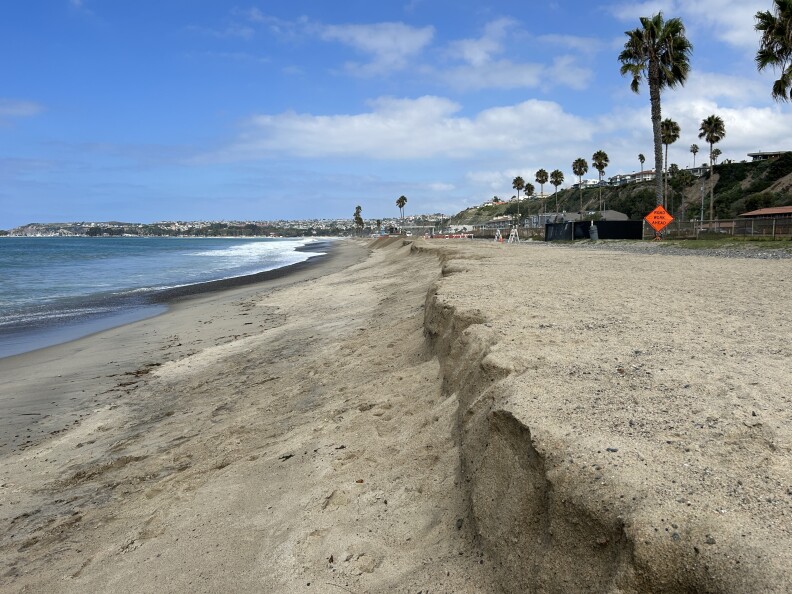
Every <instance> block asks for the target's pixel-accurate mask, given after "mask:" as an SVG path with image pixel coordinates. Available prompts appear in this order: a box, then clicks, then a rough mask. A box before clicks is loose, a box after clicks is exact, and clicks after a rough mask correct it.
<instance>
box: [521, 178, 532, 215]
mask: <svg viewBox="0 0 792 594" xmlns="http://www.w3.org/2000/svg"><path fill="white" fill-rule="evenodd" d="M535 191H536V187H534V185H533V184H532V183H531V182H525V188H523V196H524V197H525V199H526V200H528V198H529V197H530V196H533V194H534V192H535ZM518 216H519V215H518ZM526 216H527V215H526Z"/></svg>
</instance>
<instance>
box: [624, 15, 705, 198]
mask: <svg viewBox="0 0 792 594" xmlns="http://www.w3.org/2000/svg"><path fill="white" fill-rule="evenodd" d="M626 35H627V41H626V42H625V44H624V50H622V52H621V53H620V54H619V61H620V62H621V64H622V65H621V73H622V76H623V75H625V74H629V75H630V76H632V83H631V84H630V88H631V89H632V90H633V91H634V92H635V93H637V92H638V89H639V86H640V83H641V79H643V78H644V77H645V78H646V80H647V82H648V83H649V101H650V104H651V107H652V135H653V137H654V153H655V194H656V198H657V203H658V204H660V203H661V200H662V198H663V180H662V178H661V177H660V176H659V175H657V174H658V173H659V172H660V171H661V170H662V169H663V150H662V143H661V138H660V118H661V114H660V92H661V91H662V90H663V89H665V88H674V87H676V86H678V85H684V84H685V80H687V75H688V72H690V53H691V51H692V49H693V46H692V44H691V43H690V41H688V39H687V37H685V25H684V24H682V20H681V19H677V18H675V19H669V20H668V21H664V20H663V13H662V12H660V13H658V14H656V15H654V16H653V17H651V18H649V17H641V27H640V28H638V29H635V30H633V31H627V32H626Z"/></svg>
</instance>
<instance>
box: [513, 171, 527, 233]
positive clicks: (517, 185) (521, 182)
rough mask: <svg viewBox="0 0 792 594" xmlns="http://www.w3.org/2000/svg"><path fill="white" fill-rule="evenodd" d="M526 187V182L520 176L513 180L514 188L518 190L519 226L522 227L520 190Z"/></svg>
mask: <svg viewBox="0 0 792 594" xmlns="http://www.w3.org/2000/svg"><path fill="white" fill-rule="evenodd" d="M524 187H525V180H524V179H523V178H521V177H520V176H519V175H518V176H517V177H515V178H514V180H512V188H514V189H515V190H517V226H519V225H520V190H522V189H523V188H524Z"/></svg>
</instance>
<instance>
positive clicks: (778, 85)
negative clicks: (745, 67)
mask: <svg viewBox="0 0 792 594" xmlns="http://www.w3.org/2000/svg"><path fill="white" fill-rule="evenodd" d="M754 18H755V19H756V25H755V27H754V28H755V29H756V30H757V31H760V32H761V33H762V39H761V41H760V42H759V50H758V51H757V52H756V67H757V68H758V70H759V72H761V71H762V70H764V69H765V68H767V67H768V66H770V67H771V68H773V69H774V70H775V69H778V70H780V71H781V76H780V77H779V78H778V80H777V81H775V82H774V83H773V90H772V92H771V95H772V97H773V99H775V100H776V101H792V2H790V0H773V12H772V13H771V12H770V11H769V10H765V11H759V12H757V13H756V16H755V17H754Z"/></svg>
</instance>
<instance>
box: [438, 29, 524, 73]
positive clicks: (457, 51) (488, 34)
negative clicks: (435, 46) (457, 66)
mask: <svg viewBox="0 0 792 594" xmlns="http://www.w3.org/2000/svg"><path fill="white" fill-rule="evenodd" d="M516 24H517V23H516V21H514V20H512V19H506V18H503V19H497V20H495V21H491V22H489V23H487V24H486V25H485V26H484V34H483V35H482V36H481V37H478V38H472V39H460V40H458V41H453V42H451V43H450V44H449V47H448V55H449V56H450V57H451V58H453V59H458V60H463V61H464V62H467V63H468V64H470V65H471V66H476V67H478V66H483V65H485V64H488V63H489V62H491V61H492V60H493V59H494V56H497V55H498V54H501V53H502V52H503V42H504V40H505V39H506V37H507V36H508V33H509V30H510V29H513V28H514V27H515V25H516Z"/></svg>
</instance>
